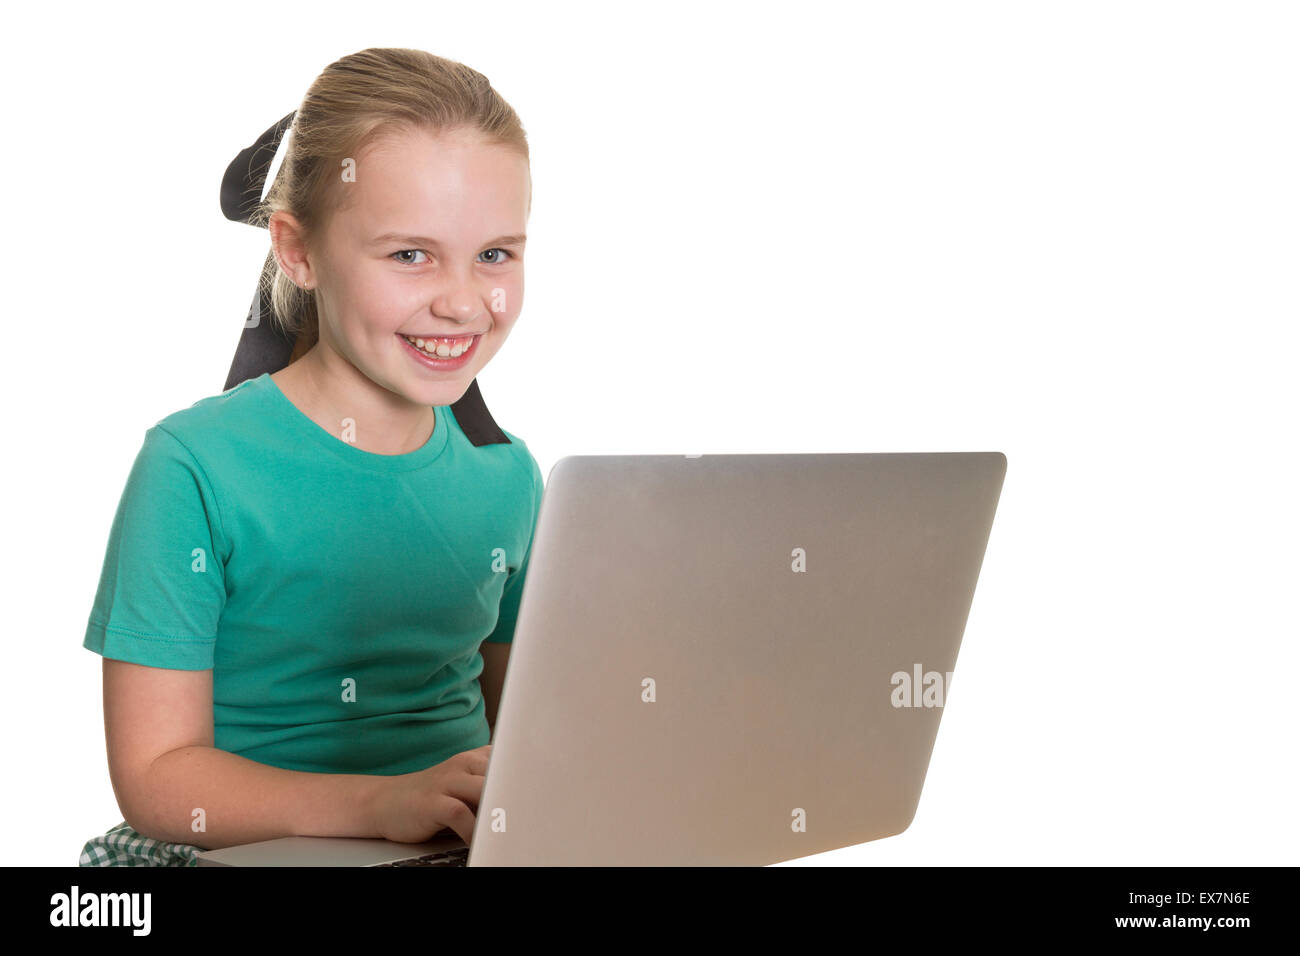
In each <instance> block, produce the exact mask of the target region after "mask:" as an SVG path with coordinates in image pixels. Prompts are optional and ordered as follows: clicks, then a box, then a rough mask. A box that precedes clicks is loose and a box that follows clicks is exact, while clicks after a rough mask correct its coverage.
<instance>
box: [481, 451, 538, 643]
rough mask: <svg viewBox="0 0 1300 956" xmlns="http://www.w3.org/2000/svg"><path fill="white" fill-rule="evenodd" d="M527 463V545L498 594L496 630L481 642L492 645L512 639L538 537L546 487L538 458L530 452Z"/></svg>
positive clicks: (508, 641)
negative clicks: (530, 472) (529, 479)
mask: <svg viewBox="0 0 1300 956" xmlns="http://www.w3.org/2000/svg"><path fill="white" fill-rule="evenodd" d="M528 460H529V462H530V463H531V464H532V469H533V484H532V502H531V513H530V514H531V521H530V524H529V531H528V544H527V545H526V546H525V548H524V557H523V560H522V561H520V562H519V567H518V568H516V569H515V570H514V571H512V572H510V574H509V576H508V577H507V578H506V584H505V589H504V590H503V591H502V593H501V609H500V612H499V613H498V616H497V625H496V628H495V629H494V630H493V631H492V633H491V634H490V635H489V636H488V637H486V638H485V639H484V640H486V641H488V642H489V643H492V644H509V643H510V642H511V641H513V640H514V639H515V623H516V621H518V619H519V600H520V598H521V597H523V593H524V579H525V578H526V577H527V576H528V562H529V561H530V560H531V559H532V556H533V538H534V537H535V536H536V534H537V519H538V517H539V516H540V515H541V511H542V491H543V489H544V485H545V482H544V481H543V480H542V469H541V468H540V467H538V465H537V459H535V458H533V456H532V452H529V453H528Z"/></svg>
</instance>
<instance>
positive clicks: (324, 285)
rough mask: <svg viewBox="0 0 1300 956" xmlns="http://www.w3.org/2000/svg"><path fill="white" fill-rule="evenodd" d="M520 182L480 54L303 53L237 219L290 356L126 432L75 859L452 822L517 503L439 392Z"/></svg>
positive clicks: (525, 465) (514, 135) (514, 602)
mask: <svg viewBox="0 0 1300 956" xmlns="http://www.w3.org/2000/svg"><path fill="white" fill-rule="evenodd" d="M531 193H532V184H531V176H530V173H529V161H528V146H527V142H526V139H525V135H524V131H523V128H522V126H521V125H520V122H519V119H518V117H517V116H516V114H515V112H514V110H513V109H511V107H510V106H509V105H508V104H507V103H506V102H505V101H504V100H503V99H502V98H501V97H500V96H499V95H498V94H497V93H496V91H495V90H493V89H492V87H491V85H490V84H489V82H488V80H487V78H486V77H484V76H482V75H481V74H479V73H477V72H475V71H474V70H471V69H469V68H468V67H466V66H463V65H462V64H459V63H455V62H452V61H449V60H445V59H442V58H439V57H436V56H432V55H430V54H428V53H423V52H420V51H417V50H405V49H369V50H364V51H362V52H360V53H357V54H354V55H352V56H347V57H344V58H343V59H341V60H339V61H337V62H336V63H333V64H331V65H330V66H329V67H327V68H326V69H325V71H324V72H323V73H322V74H321V75H320V76H319V77H318V78H317V79H316V81H315V82H314V83H313V84H312V86H311V88H310V89H309V90H308V91H307V95H306V97H305V98H304V100H303V102H302V105H301V106H300V108H299V109H298V111H297V113H296V116H295V117H294V123H293V127H292V130H291V133H290V134H289V145H288V146H287V148H286V153H285V156H284V160H283V163H282V168H281V171H280V175H279V176H278V178H277V179H276V181H275V184H274V186H273V188H272V190H271V192H270V193H269V194H268V196H267V198H266V201H265V202H264V204H263V208H262V211H261V214H262V215H264V216H266V217H268V218H266V219H264V220H262V221H263V222H265V223H266V225H267V227H268V229H269V232H270V236H271V242H272V251H273V259H272V258H268V272H267V275H266V278H267V279H268V280H273V288H271V289H270V290H269V291H270V294H271V297H272V301H273V303H274V308H275V314H276V318H277V321H279V322H280V323H281V325H282V326H283V328H284V329H285V331H286V332H288V333H290V334H296V335H297V343H298V344H297V347H296V348H295V350H294V355H293V358H292V359H291V362H290V364H289V365H288V367H286V368H284V369H282V370H280V371H277V372H275V373H274V374H263V375H260V376H258V377H256V378H252V379H249V380H247V381H244V382H242V383H241V384H239V385H237V386H236V387H234V388H231V389H230V390H228V391H226V392H224V393H222V394H220V395H216V396H212V397H209V398H205V399H202V400H201V401H199V402H197V403H195V404H194V405H192V406H191V407H189V408H187V409H185V410H182V411H178V412H176V413H174V414H172V415H170V416H168V417H166V418H164V419H163V420H162V421H160V422H159V423H158V424H157V425H155V426H154V427H152V428H150V429H149V430H148V431H147V432H146V433H145V438H144V444H143V446H142V448H141V449H140V452H139V455H138V456H137V458H136V460H135V463H134V465H133V467H132V469H131V473H130V476H129V478H128V480H127V483H126V489H125V491H124V492H123V495H122V499H121V502H120V504H119V506H118V510H117V514H116V516H115V518H114V521H113V526H112V531H111V534H110V538H109V543H108V549H107V556H106V558H105V561H104V568H103V572H102V575H101V577H100V582H99V590H98V593H97V595H96V598H95V603H94V607H93V610H92V612H91V615H90V621H89V624H88V626H87V628H86V636H85V641H84V646H85V647H87V648H89V649H90V650H92V651H95V652H96V653H98V654H101V655H102V656H103V658H104V662H103V666H104V721H105V729H106V737H107V745H108V763H109V773H110V776H111V779H112V784H113V790H114V793H115V794H116V796H117V801H118V805H119V807H120V808H121V810H122V815H123V817H124V820H123V821H122V823H120V824H119V825H118V826H116V827H114V828H113V829H112V830H110V831H109V832H108V833H106V834H104V835H103V836H100V837H97V838H95V839H94V840H91V841H90V842H89V843H88V844H87V845H86V847H85V849H84V850H83V852H82V857H81V863H82V865H190V864H193V863H194V862H195V854H197V853H198V852H199V849H200V848H207V849H212V848H219V847H226V846H233V845H236V844H242V843H250V842H255V841H259V840H267V839H273V838H276V837H283V836H344V837H383V838H387V839H390V840H396V841H400V842H408V843H414V842H420V841H423V840H426V839H428V838H429V837H430V836H432V835H433V834H434V833H436V832H437V831H439V830H441V829H444V828H450V829H451V830H452V831H454V832H455V833H456V834H458V835H459V836H460V837H461V838H462V839H464V840H465V841H466V842H468V841H469V840H470V838H471V836H472V831H473V825H474V812H475V810H476V808H477V803H478V799H479V796H480V794H481V791H482V786H483V779H484V773H485V772H486V768H487V760H488V754H489V751H490V745H489V744H488V741H489V740H490V739H491V733H492V729H493V726H494V723H495V719H496V708H497V701H498V698H499V696H500V693H501V683H502V679H503V677H504V673H505V668H506V661H507V656H508V654H509V650H510V641H511V639H512V637H513V634H514V626H515V617H516V615H517V613H518V608H519V598H520V594H521V592H522V589H523V584H524V579H525V575H526V572H527V567H528V558H529V555H530V553H531V547H532V536H533V530H534V528H535V526H536V521H537V515H538V509H539V508H540V505H541V497H542V475H541V471H540V469H539V468H538V466H537V462H536V460H535V459H534V458H533V457H532V454H531V453H530V452H529V450H528V447H527V446H526V445H525V443H524V442H522V441H520V440H519V439H518V438H516V437H515V436H514V435H512V434H510V433H509V432H504V435H505V436H506V438H508V441H501V442H496V443H484V444H478V445H476V444H474V443H471V442H470V441H469V440H468V439H467V438H466V435H465V432H464V431H462V429H461V425H460V424H459V423H458V422H457V420H456V418H455V416H454V415H453V414H452V413H451V409H450V408H449V406H451V405H452V404H453V403H454V402H456V401H458V400H459V399H460V398H461V396H462V395H464V394H465V392H466V389H467V388H468V387H469V386H470V384H471V382H473V380H474V378H475V376H476V375H477V374H478V373H479V371H480V370H481V369H482V368H483V367H484V366H485V365H486V364H487V363H488V362H490V361H491V360H492V357H493V356H494V355H496V353H497V351H498V350H499V349H500V348H501V347H502V345H503V344H504V343H505V340H506V338H507V337H508V336H509V334H510V331H511V329H512V328H513V326H514V323H515V320H516V319H517V317H518V315H519V312H520V308H521V306H522V302H523V289H524V270H523V251H524V231H525V226H526V223H527V220H528V216H529V209H530V201H531Z"/></svg>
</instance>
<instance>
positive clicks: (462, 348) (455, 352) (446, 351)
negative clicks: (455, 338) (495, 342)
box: [402, 335, 474, 358]
mask: <svg viewBox="0 0 1300 956" xmlns="http://www.w3.org/2000/svg"><path fill="white" fill-rule="evenodd" d="M402 338H404V339H406V341H408V342H410V343H411V344H412V345H414V346H415V347H416V348H417V349H419V350H420V351H421V352H423V353H424V354H425V355H436V356H437V357H438V358H458V357H460V356H461V355H464V354H465V353H466V352H467V351H469V347H470V346H471V345H473V344H474V339H473V337H471V338H469V339H466V340H465V342H464V343H461V342H457V343H456V344H455V345H448V344H447V343H446V342H439V343H438V347H437V348H436V349H428V348H425V345H426V342H425V340H424V339H413V338H411V337H410V336H409V335H403V336H402ZM427 344H428V345H432V344H433V340H432V339H430V340H429V341H428V343H427Z"/></svg>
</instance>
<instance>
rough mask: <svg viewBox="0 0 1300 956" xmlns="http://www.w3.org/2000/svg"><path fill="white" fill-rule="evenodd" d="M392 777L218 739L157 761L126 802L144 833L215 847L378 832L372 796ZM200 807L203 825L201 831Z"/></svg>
mask: <svg viewBox="0 0 1300 956" xmlns="http://www.w3.org/2000/svg"><path fill="white" fill-rule="evenodd" d="M386 779H387V778H385V777H382V776H376V775H370V774H333V773H308V772H306V771H298V770H284V769H282V768H280V767H271V766H268V765H266V764H261V763H257V762H256V761H253V760H249V759H247V758H245V757H239V756H236V755H235V754H232V753H227V752H226V751H224V750H218V749H216V748H214V747H199V746H194V747H181V748H180V749H178V750H172V751H169V752H168V753H165V754H163V755H162V756H160V757H159V758H158V759H157V760H155V761H154V762H153V764H152V765H151V766H150V767H149V769H148V770H147V771H146V773H145V777H144V779H143V780H139V781H136V782H135V783H136V786H135V787H134V788H133V791H132V792H133V793H134V794H136V797H135V799H134V800H133V801H131V805H130V806H127V805H126V804H125V803H124V804H123V806H122V810H123V813H124V814H130V816H129V817H127V818H126V822H127V823H129V824H130V825H131V826H132V827H134V828H135V829H136V830H137V831H139V832H140V833H142V834H144V835H145V836H148V837H152V838H153V839H155V840H163V841H166V842H169V843H188V844H193V845H196V846H202V847H204V848H206V849H210V850H214V849H220V848H222V847H227V846H237V845H239V844H242V843H256V842H258V841H259V840H272V839H275V838H277V837H287V836H337V837H378V836H379V833H378V827H377V825H376V824H375V823H374V820H373V807H374V798H375V796H376V794H377V792H378V790H379V789H380V787H382V786H383V784H384V781H385V780H386ZM119 796H120V795H119ZM200 809H201V810H202V811H203V821H204V829H203V830H202V831H197V830H195V829H193V822H194V820H195V819H196V814H195V812H194V811H196V810H200Z"/></svg>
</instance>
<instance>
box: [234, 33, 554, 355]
mask: <svg viewBox="0 0 1300 956" xmlns="http://www.w3.org/2000/svg"><path fill="white" fill-rule="evenodd" d="M466 129H468V130H475V131H477V132H478V133H479V134H480V135H481V136H482V137H483V138H484V139H485V140H486V141H487V142H489V143H492V144H495V145H499V146H504V147H506V148H508V149H513V150H516V151H517V152H518V153H519V154H520V155H521V156H523V158H524V160H525V161H527V160H528V139H527V136H526V135H525V133H524V128H523V124H522V123H520V121H519V117H518V115H517V114H516V113H515V111H514V110H513V109H512V108H511V106H510V104H509V103H507V102H506V101H505V100H504V99H502V97H501V95H500V94H499V93H497V91H496V90H494V89H493V88H492V84H491V83H490V82H489V80H488V78H487V77H486V76H484V75H483V74H482V73H479V72H478V71H477V70H473V69H470V68H469V67H468V66H465V65H464V64H463V63H457V62H456V61H455V60H447V59H444V58H442V57H439V56H434V55H433V54H432V53H426V52H424V51H423V50H408V49H402V48H391V47H390V48H379V47H372V48H370V49H367V50H362V51H361V52H359V53H353V54H351V55H350V56H345V57H343V58H342V59H340V60H336V61H335V62H333V63H331V64H330V65H329V66H327V67H326V68H325V69H324V70H323V71H322V72H321V74H320V76H318V77H317V78H316V80H315V81H314V82H313V83H312V84H311V87H310V88H309V89H308V90H307V95H306V96H304V97H303V100H302V105H300V106H299V107H298V110H297V113H296V114H295V115H294V118H293V126H292V127H291V128H290V130H289V132H288V133H286V135H287V136H288V144H287V145H286V147H285V152H284V158H283V160H282V162H281V164H280V172H279V174H278V175H277V176H276V178H275V182H274V183H273V184H272V186H271V188H270V190H269V191H268V192H267V194H266V199H265V200H263V201H262V203H261V204H260V205H259V207H258V209H257V211H256V213H255V214H254V219H253V221H254V223H255V224H257V225H263V226H264V225H266V223H267V222H268V221H269V219H270V217H271V214H272V213H275V212H281V211H283V212H287V213H289V214H290V215H292V216H293V217H294V218H295V219H296V220H297V221H298V222H299V223H300V224H301V226H302V230H303V237H304V240H305V241H306V242H307V244H308V246H309V247H310V246H311V245H313V243H314V241H319V238H320V236H321V234H322V232H323V230H324V229H325V226H326V224H327V223H328V221H329V213H330V212H331V211H332V210H334V209H337V208H340V205H341V202H342V200H343V193H342V191H341V190H342V187H343V178H342V176H341V174H340V171H341V168H342V166H341V163H342V160H343V158H345V157H355V156H357V155H359V154H360V153H361V152H362V151H363V150H364V149H365V148H366V147H367V146H369V145H370V144H371V143H373V142H375V141H376V140H378V139H380V138H382V137H384V136H386V135H389V134H391V133H396V132H404V131H413V130H424V131H429V132H431V133H433V134H435V135H438V134H441V133H444V132H452V131H459V130H466ZM530 196H531V190H530ZM530 206H531V200H530ZM260 288H261V294H262V296H263V297H267V296H269V297H270V301H271V307H272V312H273V314H274V317H275V321H276V323H277V324H278V325H279V326H280V328H281V330H282V331H283V332H285V334H286V335H288V336H290V337H295V336H296V339H297V341H296V343H295V346H294V350H293V354H292V356H291V357H290V359H289V361H290V363H292V362H294V361H296V360H297V359H298V358H299V357H300V356H301V355H302V354H303V353H305V352H306V351H307V350H308V349H310V348H311V347H312V346H313V345H315V344H316V342H317V341H318V339H319V337H320V321H319V316H318V313H317V310H316V294H315V292H314V291H313V290H308V289H303V288H300V287H299V286H298V285H297V284H296V283H295V282H294V281H293V279H292V278H290V277H289V276H288V275H287V274H286V273H285V272H284V271H283V270H282V269H281V268H280V264H279V263H278V262H277V261H276V258H275V252H274V250H272V251H270V252H268V253H267V256H266V262H265V264H264V265H263V267H262V277H261V285H260Z"/></svg>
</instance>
